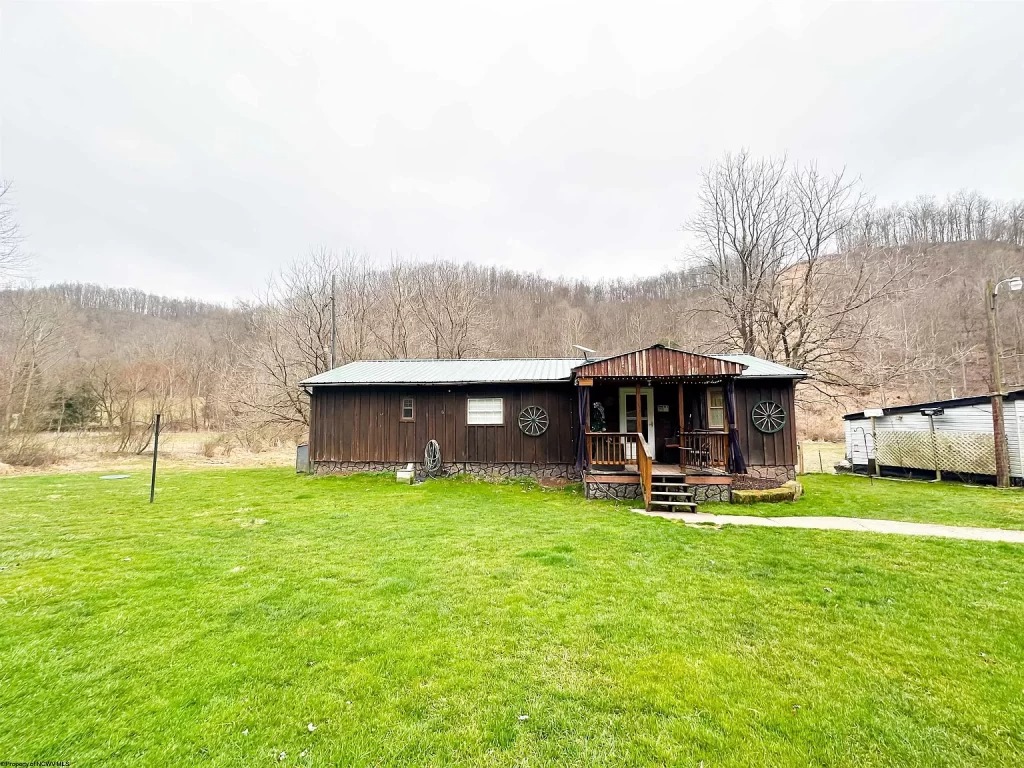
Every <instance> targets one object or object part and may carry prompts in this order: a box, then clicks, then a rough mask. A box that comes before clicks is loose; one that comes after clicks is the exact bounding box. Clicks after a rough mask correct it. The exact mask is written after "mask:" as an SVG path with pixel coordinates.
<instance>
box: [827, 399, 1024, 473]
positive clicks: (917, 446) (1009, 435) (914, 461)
mask: <svg viewBox="0 0 1024 768" xmlns="http://www.w3.org/2000/svg"><path fill="white" fill-rule="evenodd" d="M929 413H932V414H933V415H931V416H929V415H927V414H929ZM879 414H880V415H879ZM1003 414H1004V417H1005V423H1006V442H1007V446H1008V448H1009V454H1010V477H1011V479H1012V482H1013V484H1014V485H1024V389H1019V390H1015V391H1013V392H1010V393H1009V394H1007V395H1006V396H1005V397H1004V400H1003ZM843 419H844V421H845V427H846V429H845V431H846V460H847V461H848V462H850V464H851V465H852V467H853V470H854V471H855V472H862V473H865V474H867V473H870V472H874V471H875V470H876V466H877V470H878V471H879V472H880V473H883V474H906V475H922V476H925V475H927V476H933V475H934V473H935V472H936V470H938V471H940V472H942V474H943V476H944V477H947V476H948V477H949V478H950V479H952V478H955V477H961V478H964V479H975V480H989V479H993V478H994V477H995V472H996V468H995V467H996V465H995V441H994V439H993V432H992V404H991V400H990V399H989V397H988V396H980V397H960V398H956V399H953V400H940V401H935V402H930V403H914V404H911V405H899V406H894V407H892V408H882V409H878V410H876V411H861V412H859V413H848V414H847V415H846V416H844V417H843Z"/></svg>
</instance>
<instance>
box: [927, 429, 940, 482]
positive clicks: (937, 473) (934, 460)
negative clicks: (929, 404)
mask: <svg viewBox="0 0 1024 768" xmlns="http://www.w3.org/2000/svg"><path fill="white" fill-rule="evenodd" d="M928 427H929V429H931V433H932V464H934V465H935V479H936V480H941V479H942V470H941V469H939V446H938V444H937V443H936V437H935V417H934V416H933V415H932V414H930V413H929V414H928Z"/></svg>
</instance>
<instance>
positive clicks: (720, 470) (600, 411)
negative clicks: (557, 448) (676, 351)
mask: <svg viewBox="0 0 1024 768" xmlns="http://www.w3.org/2000/svg"><path fill="white" fill-rule="evenodd" d="M725 396H726V387H725V385H724V384H723V383H722V382H709V383H684V382H659V381H657V380H656V379H652V380H650V381H647V380H645V381H642V382H641V381H634V382H631V383H626V382H621V381H617V382H601V383H598V382H596V381H595V383H594V384H593V385H592V387H591V389H590V392H589V398H588V399H589V408H588V411H589V414H588V415H589V417H590V419H589V422H588V423H587V424H586V425H585V429H584V435H585V440H586V449H587V452H586V464H587V468H588V469H590V470H591V471H595V472H622V471H630V470H631V471H634V472H637V471H639V470H638V467H637V463H638V455H639V449H640V447H641V443H642V444H643V447H644V448H646V449H647V450H648V451H649V452H650V455H651V460H652V462H654V463H655V464H658V465H660V466H661V468H662V469H667V468H668V467H672V468H673V469H674V470H676V471H678V472H682V473H684V474H729V473H731V472H732V461H731V458H730V450H729V422H728V414H727V410H728V409H727V406H726V402H725Z"/></svg>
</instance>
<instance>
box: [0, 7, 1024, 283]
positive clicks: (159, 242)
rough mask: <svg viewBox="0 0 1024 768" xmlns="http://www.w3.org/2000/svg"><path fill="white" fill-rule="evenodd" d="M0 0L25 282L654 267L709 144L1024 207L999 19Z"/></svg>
mask: <svg viewBox="0 0 1024 768" xmlns="http://www.w3.org/2000/svg"><path fill="white" fill-rule="evenodd" d="M697 5H698V4H697V3H682V2H672V3H666V4H664V5H659V4H645V3H638V2H616V3H608V4H605V3H597V2H592V1H591V2H581V3H579V4H573V5H568V4H567V5H558V4H555V3H552V2H541V3H537V4H533V3H529V2H522V0H515V1H514V2H505V3H500V4H499V3H493V2H487V3H481V2H470V3H464V4H458V3H447V2H439V1H438V0H431V2H409V3H403V4H390V3H384V2H377V1H376V0H374V1H373V2H353V3H340V2H338V3H326V2H325V3H322V4H313V3H309V4H303V3H299V2H289V3H280V4H276V5H254V4H250V3H226V2H224V3H191V4H189V3H164V4H157V3H148V2H135V3H127V2H120V3H86V2H69V3H54V2H45V1H43V0H31V1H30V2H28V1H26V2H11V1H10V0H0V120H2V123H0V175H2V176H3V177H4V178H7V179H9V180H11V181H13V182H14V184H15V187H16V193H17V196H16V201H17V204H18V207H19V215H20V219H21V222H22V229H23V230H24V234H25V236H26V238H27V245H28V247H29V248H30V250H31V251H32V252H33V253H34V254H35V256H36V259H37V262H36V269H35V275H36V278H37V280H38V281H40V282H50V281H57V280H81V281H91V282H99V283H104V284H108V285H130V286H137V287H140V288H144V289H146V290H150V291H154V292H159V293H165V294H174V295H195V296H201V297H204V298H210V299H217V300H228V301H229V300H231V299H232V298H235V297H244V296H247V295H249V294H250V293H251V292H252V291H254V290H256V289H257V288H258V287H260V286H261V285H262V284H263V283H264V281H265V280H266V277H267V276H268V274H269V273H270V272H271V271H273V270H274V269H277V268H279V267H280V266H281V265H283V264H284V263H286V262H287V261H288V260H290V259H291V258H293V257H295V256H297V255H299V254H301V253H302V252H304V251H306V250H307V249H308V248H309V247H311V246H313V245H318V244H326V245H329V246H332V247H334V248H337V249H339V250H342V249H353V250H357V251H360V252H365V253H367V254H369V255H370V256H372V257H374V258H379V259H381V260H386V259H389V258H390V257H391V255H392V254H399V255H402V256H407V257H412V258H431V257H434V256H442V257H446V258H452V259H456V260H460V261H465V260H473V261H478V262H484V263H488V264H502V265H506V266H509V267H515V268H518V269H523V270H529V271H541V272H543V273H545V274H549V275H557V274H565V275H580V276H588V277H591V278H599V277H612V276H632V275H638V274H653V273H657V272H659V271H661V270H663V269H666V268H669V267H673V266H676V265H677V264H678V259H679V257H680V254H681V252H682V250H683V245H684V243H683V239H684V236H683V234H682V233H681V231H680V225H681V223H682V222H683V221H684V220H685V219H686V217H687V216H688V215H689V214H690V213H691V212H692V209H693V205H694V200H695V193H696V185H697V178H698V172H699V169H700V168H701V166H703V165H706V164H707V163H708V162H710V161H711V160H713V159H714V158H715V157H717V156H718V155H720V154H721V153H723V152H725V151H727V150H736V149H739V148H741V147H749V148H750V149H751V150H752V151H754V152H755V153H765V154H767V153H781V152H787V153H789V155H790V156H792V157H794V158H799V159H811V158H816V159H817V160H818V161H819V162H820V164H822V165H823V166H826V167H830V166H834V167H841V166H846V167H847V168H848V169H849V170H850V171H852V172H854V173H856V174H859V175H860V176H861V177H862V178H863V180H864V182H865V185H866V187H867V189H868V190H869V191H871V192H872V193H874V194H875V195H877V197H878V198H879V199H880V200H881V201H894V200H901V199H905V198H909V197H913V196H915V195H918V194H922V193H925V194H935V195H938V196H943V195H945V194H946V193H947V192H950V191H955V190H957V189H959V188H962V187H966V188H975V189H978V190H980V191H982V192H984V193H985V194H988V195H990V196H993V197H997V198H1016V197H1021V196H1024V55H1022V53H1021V37H1020V35H1021V29H1024V3H980V2H978V3H973V4H968V3H964V4H935V3H913V4H882V3H843V4H835V5H818V4H807V5H804V4H801V3H789V2H787V3H777V4H768V5H764V4H744V5H741V4H738V3H737V4H732V3H719V2H714V3H713V2H704V3H700V4H699V5H700V6H701V7H700V8H696V7H692V8H691V7H688V6H697Z"/></svg>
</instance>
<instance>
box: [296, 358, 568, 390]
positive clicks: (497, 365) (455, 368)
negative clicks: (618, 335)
mask: <svg viewBox="0 0 1024 768" xmlns="http://www.w3.org/2000/svg"><path fill="white" fill-rule="evenodd" d="M582 362H583V361H582V360H581V359H580V358H578V357H569V358H514V359H503V360H359V361H356V362H354V363H349V364H348V365H343V366H341V367H340V368H335V369H334V370H331V371H327V372H326V373H321V374H319V375H317V376H313V377H311V378H308V379H306V380H305V381H302V382H300V384H301V385H302V386H307V385H311V386H317V385H322V384H490V383H502V382H544V381H569V380H570V379H571V378H572V369H573V368H574V367H575V366H577V365H579V364H580V363H582Z"/></svg>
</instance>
